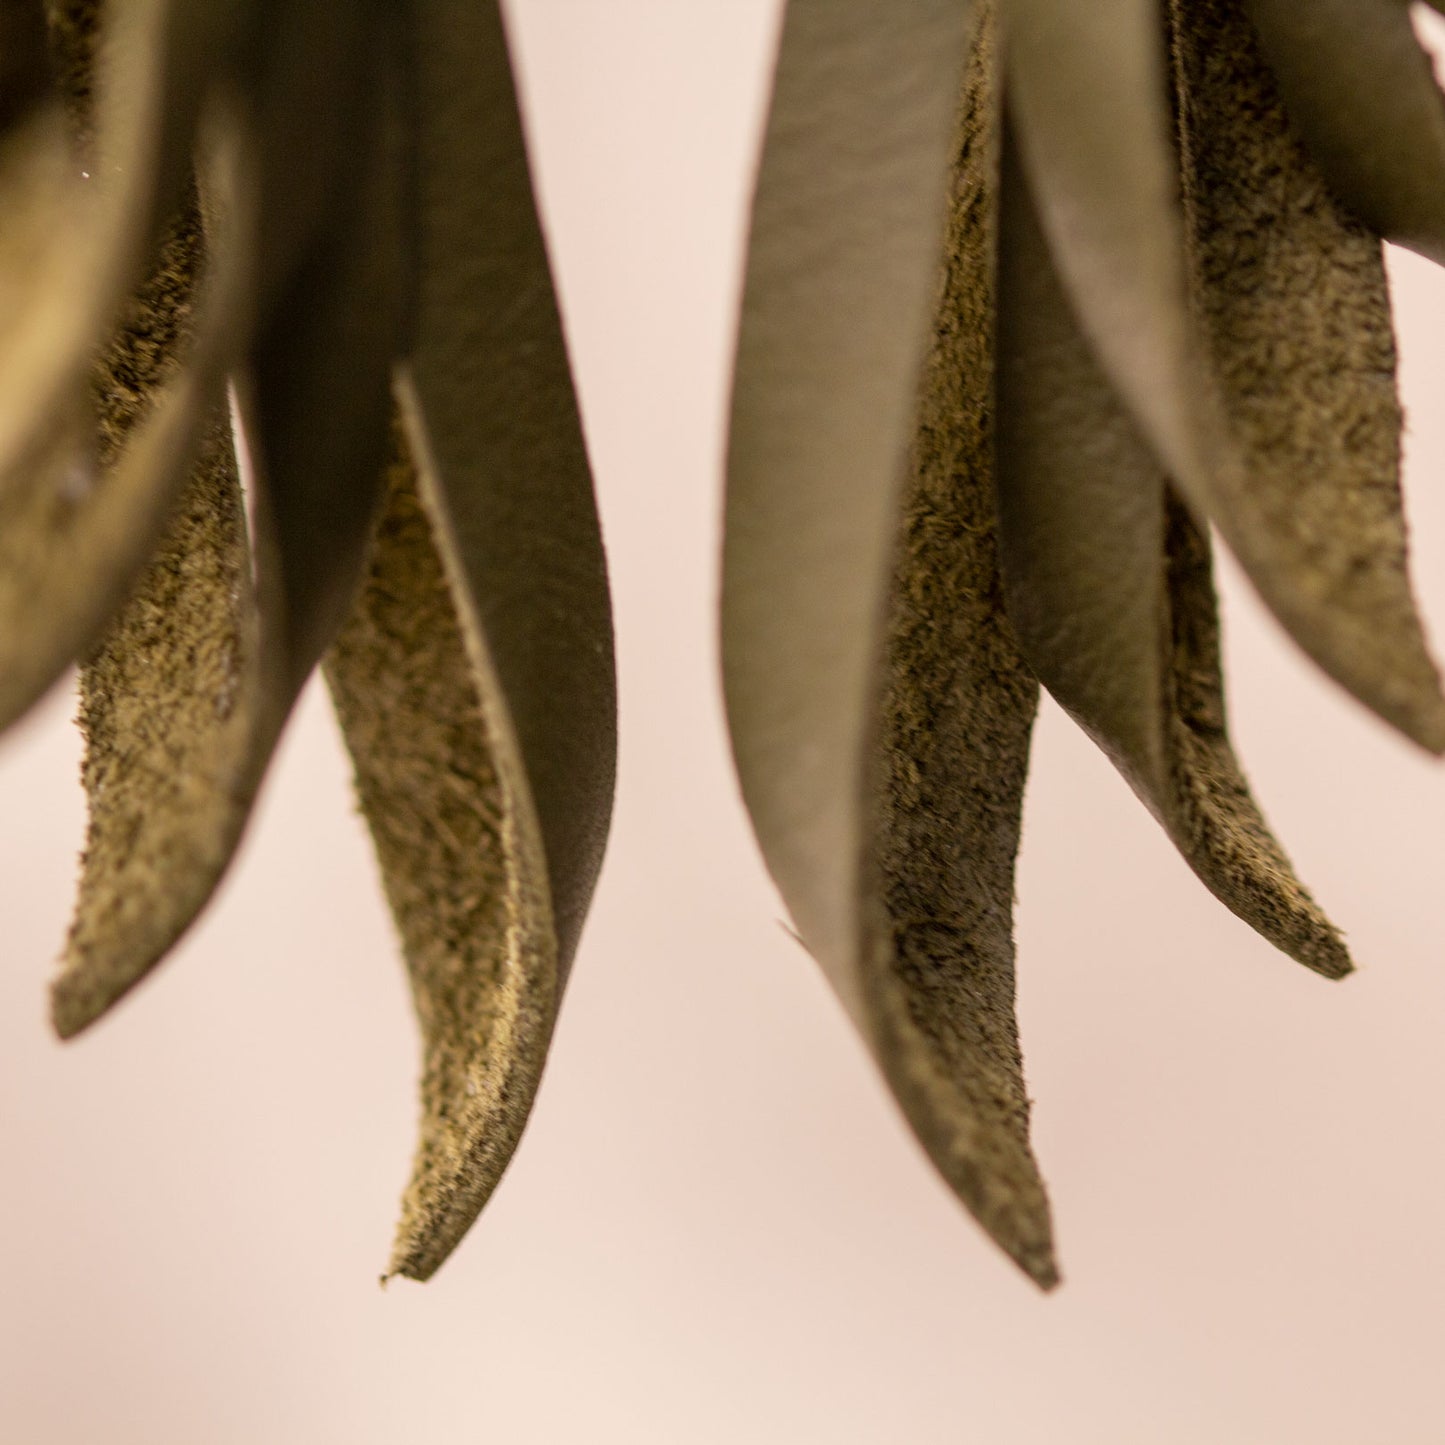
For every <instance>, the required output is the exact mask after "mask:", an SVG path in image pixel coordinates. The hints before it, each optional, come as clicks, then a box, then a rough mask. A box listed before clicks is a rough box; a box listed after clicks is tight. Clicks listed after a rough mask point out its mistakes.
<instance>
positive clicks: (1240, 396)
mask: <svg viewBox="0 0 1445 1445" xmlns="http://www.w3.org/2000/svg"><path fill="white" fill-rule="evenodd" d="M1326 8H1327V7H1321V8H1320V10H1319V14H1320V16H1321V19H1323V16H1324V14H1325V9H1326ZM1248 11H1249V4H1248V0H1175V3H1174V6H1173V22H1174V23H1173V30H1174V66H1175V84H1176V88H1177V94H1178V114H1179V121H1180V155H1181V165H1182V169H1183V196H1184V211H1185V221H1186V228H1187V237H1188V245H1189V257H1190V263H1191V278H1192V282H1193V287H1194V292H1195V296H1196V299H1197V309H1198V315H1199V317H1200V321H1201V330H1202V331H1203V333H1204V336H1205V339H1206V343H1207V345H1208V347H1209V352H1210V356H1211V359H1212V361H1213V364H1214V371H1215V374H1216V376H1217V377H1218V379H1219V382H1220V386H1221V388H1222V391H1223V394H1224V398H1225V402H1226V406H1227V410H1228V414H1229V418H1230V421H1231V423H1232V426H1233V431H1234V435H1235V436H1236V437H1237V438H1238V440H1239V442H1240V444H1241V446H1242V448H1243V450H1244V453H1245V459H1246V465H1247V468H1248V487H1249V495H1250V498H1251V500H1252V503H1253V504H1255V505H1257V506H1258V508H1259V509H1260V511H1262V512H1263V513H1265V514H1266V515H1267V517H1268V519H1269V526H1268V529H1267V532H1266V533H1265V534H1264V538H1263V540H1267V541H1268V544H1269V545H1268V547H1267V548H1264V549H1262V550H1261V553H1260V557H1259V561H1258V564H1257V565H1258V566H1259V567H1260V568H1266V569H1268V571H1269V573H1271V574H1275V575H1277V576H1278V577H1279V578H1281V579H1284V580H1283V581H1269V582H1268V588H1267V590H1268V592H1269V594H1270V595H1271V596H1272V597H1273V598H1275V599H1276V600H1277V603H1278V608H1279V611H1280V616H1281V618H1282V620H1283V621H1284V622H1285V623H1286V624H1287V625H1288V626H1289V628H1290V630H1291V631H1292V632H1293V634H1294V636H1295V638H1296V640H1297V641H1298V642H1299V643H1300V645H1301V646H1302V647H1304V648H1305V650H1306V651H1307V652H1308V653H1309V654H1310V655H1311V656H1312V657H1313V658H1314V660H1315V661H1316V662H1317V663H1319V665H1320V666H1321V667H1323V668H1324V669H1325V671H1326V672H1328V673H1329V674H1330V675H1331V676H1332V677H1334V678H1335V679H1336V680H1338V681H1339V682H1341V683H1342V684H1343V685H1344V686H1345V687H1347V688H1349V689H1350V691H1351V692H1353V693H1354V694H1355V695H1356V696H1357V697H1358V698H1360V699H1361V701H1363V702H1364V703H1366V704H1367V705H1368V706H1370V707H1372V708H1373V709H1374V710H1375V711H1376V712H1377V713H1379V714H1380V715H1381V716H1382V717H1384V718H1385V719H1386V720H1387V721H1389V722H1391V723H1393V724H1394V725H1395V726H1396V727H1398V728H1400V730H1401V731H1402V732H1404V733H1406V734H1407V735H1408V736H1410V737H1412V738H1414V739H1415V740H1416V741H1417V742H1419V743H1420V744H1422V745H1423V746H1425V747H1427V748H1430V749H1431V750H1433V751H1436V752H1439V751H1441V750H1445V702H1442V699H1441V696H1440V682H1439V678H1438V676H1437V673H1436V670H1435V666H1434V664H1433V662H1432V661H1431V658H1430V656H1429V652H1428V649H1427V645H1426V642H1425V639H1424V635H1423V630H1422V628H1421V625H1420V621H1419V618H1418V616H1417V614H1416V610H1415V605H1414V599H1413V597H1412V595H1411V590H1410V583H1409V577H1408V573H1407V569H1406V534H1405V523H1404V518H1403V513H1402V506H1401V498H1400V434H1401V428H1402V418H1401V414H1400V403H1399V398H1398V395H1397V391H1396V366H1395V361H1396V358H1395V342H1394V333H1393V329H1392V326H1391V320H1390V295H1389V289H1388V286H1387V284H1386V279H1385V271H1384V261H1383V257H1382V255H1381V247H1380V242H1379V240H1378V238H1377V237H1376V236H1374V235H1372V234H1370V233H1369V232H1368V231H1366V230H1365V229H1364V227H1363V226H1362V225H1361V224H1360V223H1359V222H1358V221H1357V220H1355V219H1354V218H1353V217H1352V216H1350V215H1349V213H1348V212H1346V211H1345V210H1344V209H1343V207H1342V205H1341V204H1340V202H1338V201H1337V200H1336V199H1335V198H1334V197H1333V195H1332V194H1331V192H1330V190H1329V188H1328V186H1327V185H1326V184H1325V183H1324V181H1323V179H1322V177H1321V174H1320V170H1319V167H1318V166H1317V165H1316V164H1315V162H1314V161H1313V160H1312V159H1311V156H1310V154H1309V152H1308V150H1307V149H1306V147H1305V145H1304V144H1303V142H1302V140H1301V139H1300V137H1299V136H1298V135H1297V133H1296V130H1295V128H1294V127H1293V126H1292V124H1291V122H1290V118H1289V117H1288V116H1287V115H1286V114H1285V112H1284V109H1283V107H1282V106H1281V104H1280V100H1279V97H1278V94H1277V92H1276V88H1275V85H1274V81H1273V78H1272V76H1271V73H1270V70H1269V67H1268V65H1267V63H1266V61H1265V59H1264V57H1263V55H1262V54H1261V53H1260V50H1259V45H1258V41H1257V39H1256V37H1255V34H1254V31H1253V27H1252V26H1251V24H1250V21H1249V18H1248ZM1341 101H1342V103H1345V104H1352V103H1353V100H1352V99H1351V100H1349V101H1346V100H1345V98H1344V97H1343V96H1342V97H1341ZM1227 504H1228V497H1227V496H1226V495H1223V494H1221V495H1220V496H1218V497H1217V498H1216V504H1215V506H1216V512H1215V514H1216V517H1217V518H1218V519H1219V521H1220V523H1221V526H1222V527H1223V528H1224V530H1225V531H1226V532H1230V533H1233V532H1237V531H1239V530H1241V527H1240V526H1236V525H1233V524H1232V523H1231V522H1230V521H1229V519H1228V518H1227V516H1226V513H1225V510H1224V509H1225V507H1226V506H1227ZM1292 596H1293V597H1298V596H1308V597H1312V598H1319V599H1320V603H1319V605H1311V606H1308V607H1288V604H1287V602H1286V601H1285V599H1288V598H1290V597H1292Z"/></svg>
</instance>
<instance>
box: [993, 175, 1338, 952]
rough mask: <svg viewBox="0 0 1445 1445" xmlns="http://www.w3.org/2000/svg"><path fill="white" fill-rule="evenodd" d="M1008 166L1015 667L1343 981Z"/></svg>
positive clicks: (1153, 492) (1006, 483) (1106, 394)
mask: <svg viewBox="0 0 1445 1445" xmlns="http://www.w3.org/2000/svg"><path fill="white" fill-rule="evenodd" d="M1011 156H1012V150H1011V148H1006V159H1005V165H1004V171H1003V177H1004V199H1003V219H1002V226H1001V237H1000V261H999V273H1000V279H999V337H1000V339H999V353H1000V355H999V476H998V484H999V502H1000V509H999V510H1000V523H1001V537H1002V551H1003V557H1004V573H1005V578H1006V583H1007V597H1008V606H1009V610H1010V615H1011V616H1012V618H1013V619H1014V621H1015V623H1016V625H1017V627H1018V630H1019V636H1020V639H1021V641H1022V644H1023V648H1024V652H1025V655H1026V656H1027V657H1028V659H1029V662H1030V663H1031V664H1032V665H1033V667H1034V668H1035V669H1036V671H1037V672H1038V675H1039V677H1040V678H1041V679H1042V680H1043V682H1044V683H1045V685H1046V686H1047V687H1048V688H1049V689H1050V691H1051V692H1053V693H1054V695H1055V697H1057V699H1058V700H1059V702H1060V703H1062V704H1063V706H1064V707H1065V708H1067V709H1068V710H1069V712H1070V713H1071V714H1072V715H1073V716H1074V718H1075V719H1076V720H1077V721H1078V722H1079V723H1080V724H1081V725H1082V726H1083V727H1084V728H1085V729H1086V730H1087V731H1088V732H1089V733H1090V735H1091V736H1092V737H1094V739H1095V740H1096V741H1097V742H1098V743H1099V744H1100V746H1101V747H1103V749H1104V750H1105V751H1106V752H1107V753H1108V754H1109V756H1110V757H1111V758H1112V759H1113V761H1114V762H1115V763H1116V765H1117V766H1118V767H1119V768H1120V770H1121V771H1122V772H1123V773H1124V775H1125V777H1127V778H1128V780H1129V782H1130V784H1131V785H1132V786H1133V787H1134V789H1135V791H1136V792H1137V793H1138V794H1139V796H1140V797H1141V798H1142V799H1143V801H1144V802H1145V803H1146V804H1147V805H1148V807H1149V808H1150V810H1151V811H1152V812H1153V813H1154V815H1155V816H1156V817H1157V818H1158V819H1159V821H1160V822H1161V823H1162V824H1163V825H1164V827H1165V828H1166V829H1167V830H1168V832H1169V835H1170V837H1171V838H1172V839H1173V840H1174V842H1175V844H1176V845H1177V846H1178V848H1179V849H1180V851H1181V853H1182V854H1183V855H1184V857H1185V860H1186V861H1187V862H1188V863H1189V865H1190V867H1192V868H1193V869H1194V871H1195V872H1196V873H1197V874H1198V875H1199V877H1200V879H1201V880H1202V881H1203V882H1204V883H1205V885H1206V886H1207V887H1208V888H1209V889H1210V890H1211V891H1212V892H1213V893H1214V894H1215V895H1216V896H1217V897H1218V898H1220V899H1221V900H1222V901H1223V902H1224V903H1225V904H1226V905H1227V906H1228V907H1229V908H1231V909H1232V910H1233V911H1234V912H1235V913H1236V914H1238V915H1239V916H1240V917H1241V918H1243V919H1244V920H1245V921H1246V922H1248V923H1250V924H1251V925H1252V926H1253V927H1255V928H1257V929H1258V930H1259V931H1260V932H1261V933H1262V934H1263V935H1264V936H1265V937H1266V938H1268V939H1269V940H1270V941H1271V942H1272V943H1274V944H1275V945H1276V946H1277V947H1279V948H1282V949H1283V950H1284V951H1285V952H1287V953H1289V954H1290V955H1291V956H1292V957H1294V958H1297V959H1298V960H1299V961H1300V962H1302V963H1305V964H1307V965H1308V966H1310V967H1312V968H1315V969H1317V970H1319V971H1320V972H1322V973H1325V974H1327V975H1329V976H1331V977H1335V976H1338V975H1340V974H1342V973H1345V972H1348V971H1349V966H1350V965H1349V959H1348V957H1347V955H1346V954H1345V952H1344V949H1343V947H1342V946H1341V944H1340V942H1339V937H1338V935H1337V933H1336V932H1335V930H1334V929H1333V928H1332V927H1331V925H1330V924H1329V922H1328V920H1326V919H1325V917H1324V916H1323V914H1321V912H1320V910H1319V909H1318V907H1317V906H1316V905H1315V904H1314V902H1313V900H1312V899H1311V898H1310V896H1309V895H1308V893H1306V892H1305V890H1304V889H1303V888H1302V887H1301V886H1300V884H1299V882H1298V880H1297V879H1296V878H1295V876H1294V874H1293V872H1292V871H1291V869H1290V866H1289V863H1288V861H1287V860H1286V858H1285V856H1284V853H1283V851H1282V850H1281V849H1280V847H1279V845H1278V844H1277V843H1276V842H1275V841H1274V839H1273V838H1272V837H1271V835H1270V833H1269V830H1268V828H1267V827H1266V825H1265V823H1264V820H1263V818H1262V817H1261V816H1260V812H1259V809H1258V807H1257V806H1256V805H1255V803H1254V800H1253V799H1252V798H1251V797H1250V794H1249V791H1248V788H1247V787H1246V785H1245V782H1244V779H1243V775H1242V772H1241V770H1240V768H1239V765H1238V763H1237V761H1236V760H1235V757H1234V753H1233V750H1232V749H1231V747H1230V744H1229V739H1228V736H1227V734H1226V732H1225V724H1224V703H1223V696H1222V680H1221V675H1220V658H1219V646H1218V629H1217V621H1216V609H1215V601H1214V589H1213V584H1212V581H1211V577H1210V565H1209V552H1208V546H1207V542H1206V541H1205V540H1204V538H1203V537H1202V536H1201V535H1200V534H1198V533H1197V532H1196V531H1194V530H1193V529H1192V527H1191V525H1190V524H1189V522H1188V520H1187V513H1185V512H1184V511H1183V510H1182V509H1180V508H1179V507H1178V506H1177V504H1175V503H1174V502H1173V501H1172V500H1169V499H1167V498H1166V493H1167V487H1166V483H1165V478H1164V476H1163V474H1162V472H1161V471H1160V470H1159V465H1158V463H1157V461H1156V460H1155V459H1154V457H1153V455H1152V453H1151V452H1150V450H1149V449H1148V447H1147V446H1146V445H1145V444H1144V442H1143V440H1142V438H1141V437H1140V436H1139V434H1138V432H1137V430H1136V429H1135V427H1134V425H1133V423H1132V421H1131V419H1130V416H1129V413H1128V412H1127V411H1126V410H1125V409H1124V407H1123V405H1122V403H1121V401H1120V400H1119V398H1118V396H1117V394H1116V393H1115V391H1114V389H1113V387H1112V386H1111V385H1110V383H1109V380H1108V378H1107V377H1106V376H1105V375H1104V373H1103V370H1102V368H1101V367H1100V365H1099V363H1098V361H1097V360H1096V358H1095V356H1094V354H1093V352H1092V350H1091V348H1090V346H1089V344H1088V342H1087V340H1086V339H1085V338H1084V336H1083V335H1082V334H1081V332H1080V329H1079V327H1078V325H1077V323H1076V322H1075V320H1074V317H1073V313H1072V310H1071V308H1070V306H1069V303H1068V300H1067V298H1066V297H1065V295H1064V292H1063V289H1062V287H1061V285H1060V283H1059V280H1058V278H1057V276H1056V275H1055V273H1054V270H1053V266H1052V262H1051V257H1050V254H1049V250H1048V247H1047V244H1046V243H1045V240H1044V237H1043V235H1042V233H1041V231H1040V228H1039V225H1038V223H1037V220H1036V219H1035V216H1034V213H1033V210H1032V207H1031V205H1030V203H1029V197H1028V191H1027V188H1026V187H1025V186H1024V185H1023V184H1022V177H1021V175H1020V172H1019V168H1018V167H1017V165H1013V164H1009V159H1010V158H1011ZM1166 509H1167V510H1168V511H1169V512H1170V513H1171V514H1172V516H1173V520H1172V522H1167V521H1166ZM1166 558H1168V559H1169V562H1168V565H1166Z"/></svg>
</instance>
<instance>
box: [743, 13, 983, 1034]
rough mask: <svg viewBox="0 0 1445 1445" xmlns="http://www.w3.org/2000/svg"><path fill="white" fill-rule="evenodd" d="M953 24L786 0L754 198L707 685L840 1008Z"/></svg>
mask: <svg viewBox="0 0 1445 1445" xmlns="http://www.w3.org/2000/svg"><path fill="white" fill-rule="evenodd" d="M971 11H972V7H971V6H970V5H968V4H965V3H960V0H898V3H892V4H889V5H886V6H883V5H878V4H877V3H875V0H792V3H791V4H790V5H789V6H788V9H787V13H786V16H785V19H784V24H783V32H782V40H781V48H780V52H779V57H778V65H777V74H776V82H775V90H774V97H773V104H772V110H771V112H770V116H769V120H768V128H767V138H766V142H765V145H764V149H763V156H762V163H761V169H760V173H759V177H758V184H757V190H756V195H755V198H754V203H753V213H752V240H751V247H750V251H749V257H748V267H747V279H746V287H745V292H744V299H743V313H742V321H741V330H740V336H739V341H738V354H737V369H736V376H735V381H734V390H733V399H732V426H731V432H730V438H729V450H728V486H727V507H726V539H725V543H724V553H723V595H722V609H723V617H722V657H723V678H724V688H725V693H726V700H727V708H728V717H729V722H730V726H731V732H732V743H733V751H734V755H735V758H736V761H737V766H738V771H739V776H740V778H741V781H742V788H743V794H744V797H745V798H746V800H747V804H748V808H749V811H750V813H751V815H752V820H753V826H754V828H755V829H756V831H757V835H758V840H759V842H760V843H761V845H762V849H763V853H764V856H765V857H766V858H767V861H768V866H769V868H770V869H771V871H772V873H773V876H774V877H775V878H776V879H777V881H778V885H779V887H780V888H781V889H782V892H783V897H784V898H785V899H786V901H787V904H788V908H789V910H790V912H791V913H792V915H793V920H794V922H795V923H796V925H797V927H798V930H799V932H800V934H801V935H802V938H803V940H804V942H805V943H806V944H807V946H808V948H809V949H810V951H811V952H812V953H813V954H814V955H815V956H816V957H817V958H818V959H819V961H820V962H821V963H822V964H823V966H824V968H825V969H826V970H827V971H828V973H829V975H830V977H831V978H832V980H833V983H834V985H835V987H836V988H837V989H838V991H839V993H840V994H841V996H842V997H843V998H844V1000H845V1001H846V1002H848V1003H849V1005H850V1006H851V1007H852V1008H853V1009H854V1010H855V1013H856V1012H858V1011H859V1010H860V1007H861V1006H860V1001H859V985H858V981H857V977H856V972H857V969H858V968H859V949H860V947H861V939H860V932H859V930H860V919H859V914H860V892H865V891H866V890H867V887H868V885H866V884H865V882H864V878H863V872H862V870H863V867H864V861H863V855H864V849H865V847H866V842H867V823H866V811H867V809H868V807H869V804H870V795H869V780H868V776H867V772H868V767H869V748H870V746H871V744H872V742H873V738H872V736H871V729H872V728H873V727H874V726H875V723H874V718H875V713H876V697H877V686H878V675H877V668H878V665H879V661H880V649H881V644H882V631H881V629H882V625H883V620H884V606H885V589H886V586H887V580H888V569H889V564H890V560H891V553H892V548H893V542H894V532H895V528H896V518H897V508H898V499H899V487H900V483H901V480H902V477H903V472H904V467H905V464H906V453H907V447H908V444H909V440H910V436H911V428H912V424H913V418H914V408H915V405H916V398H917V389H918V384H919V380H920V376H921V370H922V364H923V359H924V356H925V354H926V349H927V342H928V314H929V307H930V305H931V303H932V300H933V297H934V292H935V288H936V286H937V277H938V267H939V261H940V256H941V250H942V235H943V214H944V199H945V194H946V186H947V178H948V170H949V162H950V158H951V157H950V145H951V139H952V132H953V125H954V116H955V109H956V106H957V102H958V94H959V89H960V86H961V82H962V76H963V67H964V61H965V57H966V53H967V45H968V41H969V36H970V33H971V19H972V16H971Z"/></svg>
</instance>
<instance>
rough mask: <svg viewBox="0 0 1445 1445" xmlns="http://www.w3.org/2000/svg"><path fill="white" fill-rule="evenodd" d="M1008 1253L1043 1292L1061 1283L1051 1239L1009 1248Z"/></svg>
mask: <svg viewBox="0 0 1445 1445" xmlns="http://www.w3.org/2000/svg"><path fill="white" fill-rule="evenodd" d="M1008 1255H1009V1258H1010V1259H1012V1260H1013V1262H1014V1263H1015V1264H1016V1265H1018V1267H1019V1268H1020V1269H1021V1270H1023V1272H1024V1273H1025V1274H1026V1275H1028V1277H1029V1278H1030V1279H1031V1280H1033V1282H1034V1283H1035V1284H1036V1285H1038V1287H1039V1288H1040V1289H1041V1290H1042V1291H1043V1292H1044V1293H1045V1294H1049V1293H1051V1292H1052V1291H1054V1290H1056V1289H1057V1288H1058V1287H1059V1285H1060V1284H1062V1283H1063V1276H1062V1275H1061V1274H1060V1273H1059V1265H1058V1261H1057V1260H1056V1259H1055V1258H1054V1242H1053V1240H1052V1239H1048V1238H1046V1239H1042V1240H1039V1241H1037V1242H1036V1243H1034V1244H1031V1245H1028V1246H1025V1247H1024V1248H1021V1249H1010V1250H1009V1251H1008Z"/></svg>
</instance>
